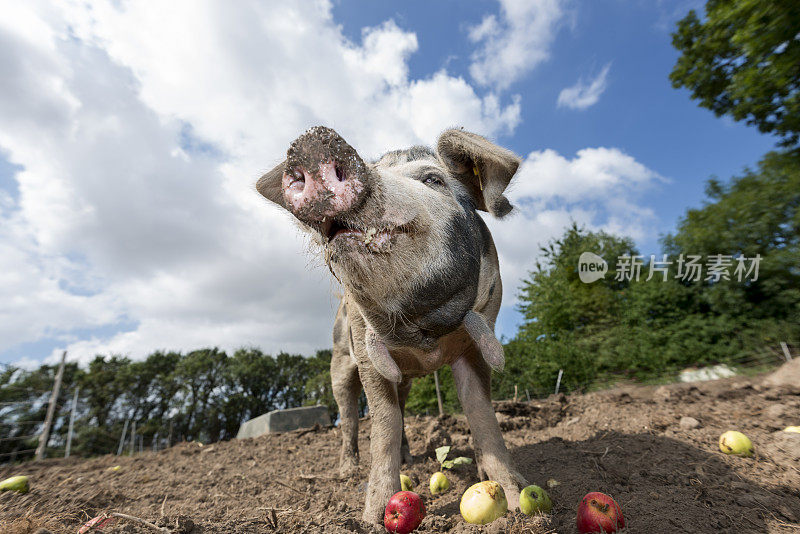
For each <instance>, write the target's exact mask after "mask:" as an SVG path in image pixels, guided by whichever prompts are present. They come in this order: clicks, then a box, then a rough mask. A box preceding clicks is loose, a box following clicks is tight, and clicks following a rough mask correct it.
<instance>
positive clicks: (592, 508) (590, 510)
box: [578, 491, 625, 534]
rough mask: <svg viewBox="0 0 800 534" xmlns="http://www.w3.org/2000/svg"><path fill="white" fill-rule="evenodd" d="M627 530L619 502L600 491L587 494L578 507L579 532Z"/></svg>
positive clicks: (585, 533)
mask: <svg viewBox="0 0 800 534" xmlns="http://www.w3.org/2000/svg"><path fill="white" fill-rule="evenodd" d="M621 528H625V518H624V517H623V516H622V508H620V507H619V504H617V501H615V500H614V499H612V498H611V497H609V496H608V495H606V494H605V493H600V492H599V491H593V492H591V493H587V494H586V496H585V497H584V498H583V499H582V500H581V504H580V505H578V532H580V533H581V534H588V533H590V532H616V531H617V530H618V529H621Z"/></svg>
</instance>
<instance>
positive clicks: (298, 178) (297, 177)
mask: <svg viewBox="0 0 800 534" xmlns="http://www.w3.org/2000/svg"><path fill="white" fill-rule="evenodd" d="M292 181H293V182H305V181H306V177H305V176H303V171H301V170H300V169H294V170H293V171H292Z"/></svg>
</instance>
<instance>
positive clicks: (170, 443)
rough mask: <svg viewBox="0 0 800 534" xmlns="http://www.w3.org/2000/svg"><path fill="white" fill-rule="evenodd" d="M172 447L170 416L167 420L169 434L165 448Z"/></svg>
mask: <svg viewBox="0 0 800 534" xmlns="http://www.w3.org/2000/svg"><path fill="white" fill-rule="evenodd" d="M170 447H172V418H170V420H169V436H167V448H168V449H169V448H170Z"/></svg>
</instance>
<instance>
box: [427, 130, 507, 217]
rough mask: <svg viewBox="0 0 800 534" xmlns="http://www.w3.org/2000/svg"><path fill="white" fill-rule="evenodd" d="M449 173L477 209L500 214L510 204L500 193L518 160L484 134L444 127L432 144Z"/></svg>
mask: <svg viewBox="0 0 800 534" xmlns="http://www.w3.org/2000/svg"><path fill="white" fill-rule="evenodd" d="M436 150H437V152H438V153H439V157H440V158H441V159H442V161H443V162H444V164H445V165H446V166H447V167H448V168H449V169H450V172H451V173H452V174H453V176H455V177H456V178H458V180H459V181H460V182H461V183H462V184H464V187H466V188H467V191H468V192H469V194H470V195H471V196H472V198H473V199H474V200H475V206H476V207H477V208H478V209H479V210H483V211H488V212H489V213H491V214H492V215H494V216H495V217H504V216H505V215H508V213H509V212H510V211H511V209H512V206H511V203H510V202H509V201H508V199H507V198H506V197H505V196H504V195H503V191H505V189H506V187H508V184H509V182H511V178H513V177H514V173H516V172H517V169H518V168H519V165H520V163H521V162H522V160H521V159H520V158H519V157H518V156H517V155H516V154H514V153H513V152H511V151H510V150H506V149H505V148H501V147H499V146H497V145H495V144H494V143H492V142H491V141H489V140H488V139H486V138H485V137H481V136H480V135H477V134H474V133H470V132H467V131H464V130H459V129H451V130H445V131H444V132H443V133H442V135H440V136H439V141H438V143H437V146H436Z"/></svg>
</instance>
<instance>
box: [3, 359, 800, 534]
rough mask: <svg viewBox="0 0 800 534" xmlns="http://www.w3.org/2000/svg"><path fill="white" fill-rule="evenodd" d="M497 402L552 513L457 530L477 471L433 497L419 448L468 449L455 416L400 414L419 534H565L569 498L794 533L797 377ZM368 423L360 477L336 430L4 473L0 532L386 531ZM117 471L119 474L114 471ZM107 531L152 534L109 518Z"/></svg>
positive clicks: (799, 483)
mask: <svg viewBox="0 0 800 534" xmlns="http://www.w3.org/2000/svg"><path fill="white" fill-rule="evenodd" d="M795 367H797V366H795ZM795 376H796V375H795ZM496 408H497V412H498V419H499V421H500V424H501V427H502V428H503V431H504V434H505V438H506V442H507V444H508V446H509V447H510V449H511V452H512V455H513V457H514V459H515V460H516V462H517V465H518V466H519V468H520V470H521V472H522V473H523V474H524V475H525V476H526V477H527V479H528V480H529V481H530V482H531V483H536V484H539V485H542V486H545V485H546V484H547V481H548V480H549V479H554V480H555V481H557V482H558V485H555V486H553V487H552V488H551V489H550V490H549V491H550V494H551V496H552V499H553V502H554V504H555V506H554V509H553V513H552V514H551V515H550V516H540V517H538V518H529V517H526V516H523V515H521V514H519V513H516V514H509V515H507V516H506V517H504V518H501V519H498V520H497V521H495V522H494V523H492V524H490V525H487V526H486V527H476V526H472V525H468V524H466V523H464V521H463V519H462V518H461V516H460V514H459V511H458V503H459V499H460V496H461V494H462V493H463V492H464V490H466V488H467V487H469V486H470V485H471V484H473V483H475V482H477V481H478V479H477V471H476V468H475V466H474V465H466V466H459V467H456V468H455V469H454V470H452V471H449V472H448V476H449V478H450V480H451V483H452V486H453V487H452V489H451V490H450V492H449V493H447V494H445V495H444V496H440V497H435V498H434V497H432V496H431V494H430V492H429V490H428V489H427V481H428V479H429V477H430V475H431V474H432V473H433V472H434V471H436V470H438V464H436V460H435V459H434V458H433V455H432V454H431V453H430V452H426V447H427V448H428V450H430V449H431V448H432V447H434V446H436V445H438V444H440V443H441V442H446V441H448V440H449V441H450V442H452V445H453V449H454V453H455V455H463V456H472V450H471V448H470V445H469V431H468V428H467V425H466V422H465V420H464V419H463V418H462V417H460V416H455V417H445V418H443V419H436V418H426V417H407V418H406V430H407V433H408V437H409V440H410V443H411V451H412V453H413V454H414V455H415V458H416V461H415V463H414V464H413V465H411V466H404V467H403V472H404V473H405V474H407V475H409V476H410V477H411V478H412V479H413V480H414V481H415V482H416V483H417V484H418V486H417V490H418V492H419V493H420V495H422V497H423V499H424V501H425V505H426V507H427V511H428V513H427V516H426V518H425V520H424V521H423V523H422V525H421V527H420V529H419V531H420V532H452V533H473V532H492V533H499V532H511V533H516V534H522V533H529V534H541V533H546V532H559V533H574V532H576V531H577V529H576V527H575V513H576V509H577V505H578V502H579V501H580V499H581V497H582V496H583V495H584V494H586V493H587V492H589V491H602V492H605V493H608V494H610V495H612V496H613V497H614V498H615V499H616V500H617V501H618V502H619V503H620V504H621V506H622V509H623V512H624V515H625V517H626V520H627V522H628V525H629V527H628V529H627V531H626V532H644V533H648V534H660V533H679V532H690V533H718V532H732V533H733V532H735V533H744V532H758V533H764V532H769V533H789V532H798V531H800V434H791V433H788V432H782V431H781V429H783V428H784V427H786V426H787V425H800V380H799V381H796V382H794V384H792V383H791V381H790V383H789V384H788V385H787V384H786V381H784V385H782V386H777V387H776V386H770V385H769V381H768V380H767V381H765V380H764V377H754V378H732V379H726V380H719V381H714V382H703V383H695V384H672V385H668V386H659V387H655V386H649V387H642V386H631V387H624V388H617V389H613V390H609V391H604V392H599V393H592V394H588V395H570V396H563V395H558V396H555V395H554V396H551V397H550V398H548V399H546V400H542V401H534V402H530V403H513V402H499V403H496ZM684 417H691V418H694V419H695V420H696V421H694V422H693V421H689V420H686V419H684V420H683V421H682V418H684ZM695 424H696V426H695ZM369 427H370V424H369V420H368V419H367V420H365V421H363V422H362V425H361V430H360V444H359V446H360V449H361V471H360V473H359V475H358V476H355V477H351V478H347V479H340V478H339V477H338V474H337V464H338V456H339V445H340V441H339V439H340V435H339V431H338V429H335V428H327V429H325V428H317V429H314V430H305V431H294V432H288V433H284V434H277V435H270V436H263V437H259V438H255V439H248V440H241V441H238V440H233V441H229V442H223V443H217V444H213V445H205V446H201V445H200V444H198V443H181V444H179V445H176V446H175V447H173V448H171V449H169V450H165V451H160V452H157V453H143V454H140V455H137V456H135V457H132V458H129V457H115V456H104V457H100V458H94V459H90V460H82V459H78V458H70V459H67V460H63V459H54V460H46V461H44V462H42V463H39V464H25V465H21V466H15V467H13V468H10V467H0V479H3V478H6V477H8V476H11V475H14V474H27V475H28V476H29V477H30V480H31V491H30V493H28V494H26V495H21V494H15V493H11V492H5V493H2V494H0V532H2V533H3V534H6V533H13V534H23V533H25V534H33V533H36V532H39V533H40V534H44V533H45V532H51V533H54V534H59V533H75V532H77V529H78V527H79V526H80V525H81V523H82V522H83V521H86V520H87V519H89V518H91V517H93V516H96V515H98V514H100V513H102V512H110V511H115V512H121V513H125V514H130V515H132V516H136V517H139V518H142V519H145V520H148V521H151V522H153V523H155V524H157V525H158V526H160V527H162V528H163V529H166V530H162V531H163V532H172V533H175V534H178V533H187V534H188V533H201V532H202V533H251V532H252V533H258V532H286V533H289V532H291V533H295V532H297V533H314V532H325V533H349V532H357V533H372V532H382V531H383V529H382V528H377V527H373V526H370V525H366V524H364V523H362V522H361V521H360V516H361V507H362V505H363V499H364V491H365V487H366V484H365V482H366V478H367V472H368V466H369V438H368V436H369ZM730 429H737V430H740V431H742V432H744V433H746V434H747V435H748V436H750V438H751V439H752V441H753V443H754V446H755V449H756V455H755V457H754V458H738V457H730V456H726V455H723V454H722V453H720V452H719V450H718V447H717V440H718V438H719V435H720V434H721V433H722V432H724V431H726V430H730ZM115 465H120V466H121V468H120V469H119V470H117V471H110V470H109V468H110V467H112V466H115ZM40 529H46V531H45V530H40ZM103 532H108V533H116V532H129V533H145V532H154V530H152V529H150V528H147V527H143V526H139V525H136V524H135V523H131V522H128V521H120V522H118V523H117V524H116V526H114V527H112V528H106V529H105V530H104V531H103Z"/></svg>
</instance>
